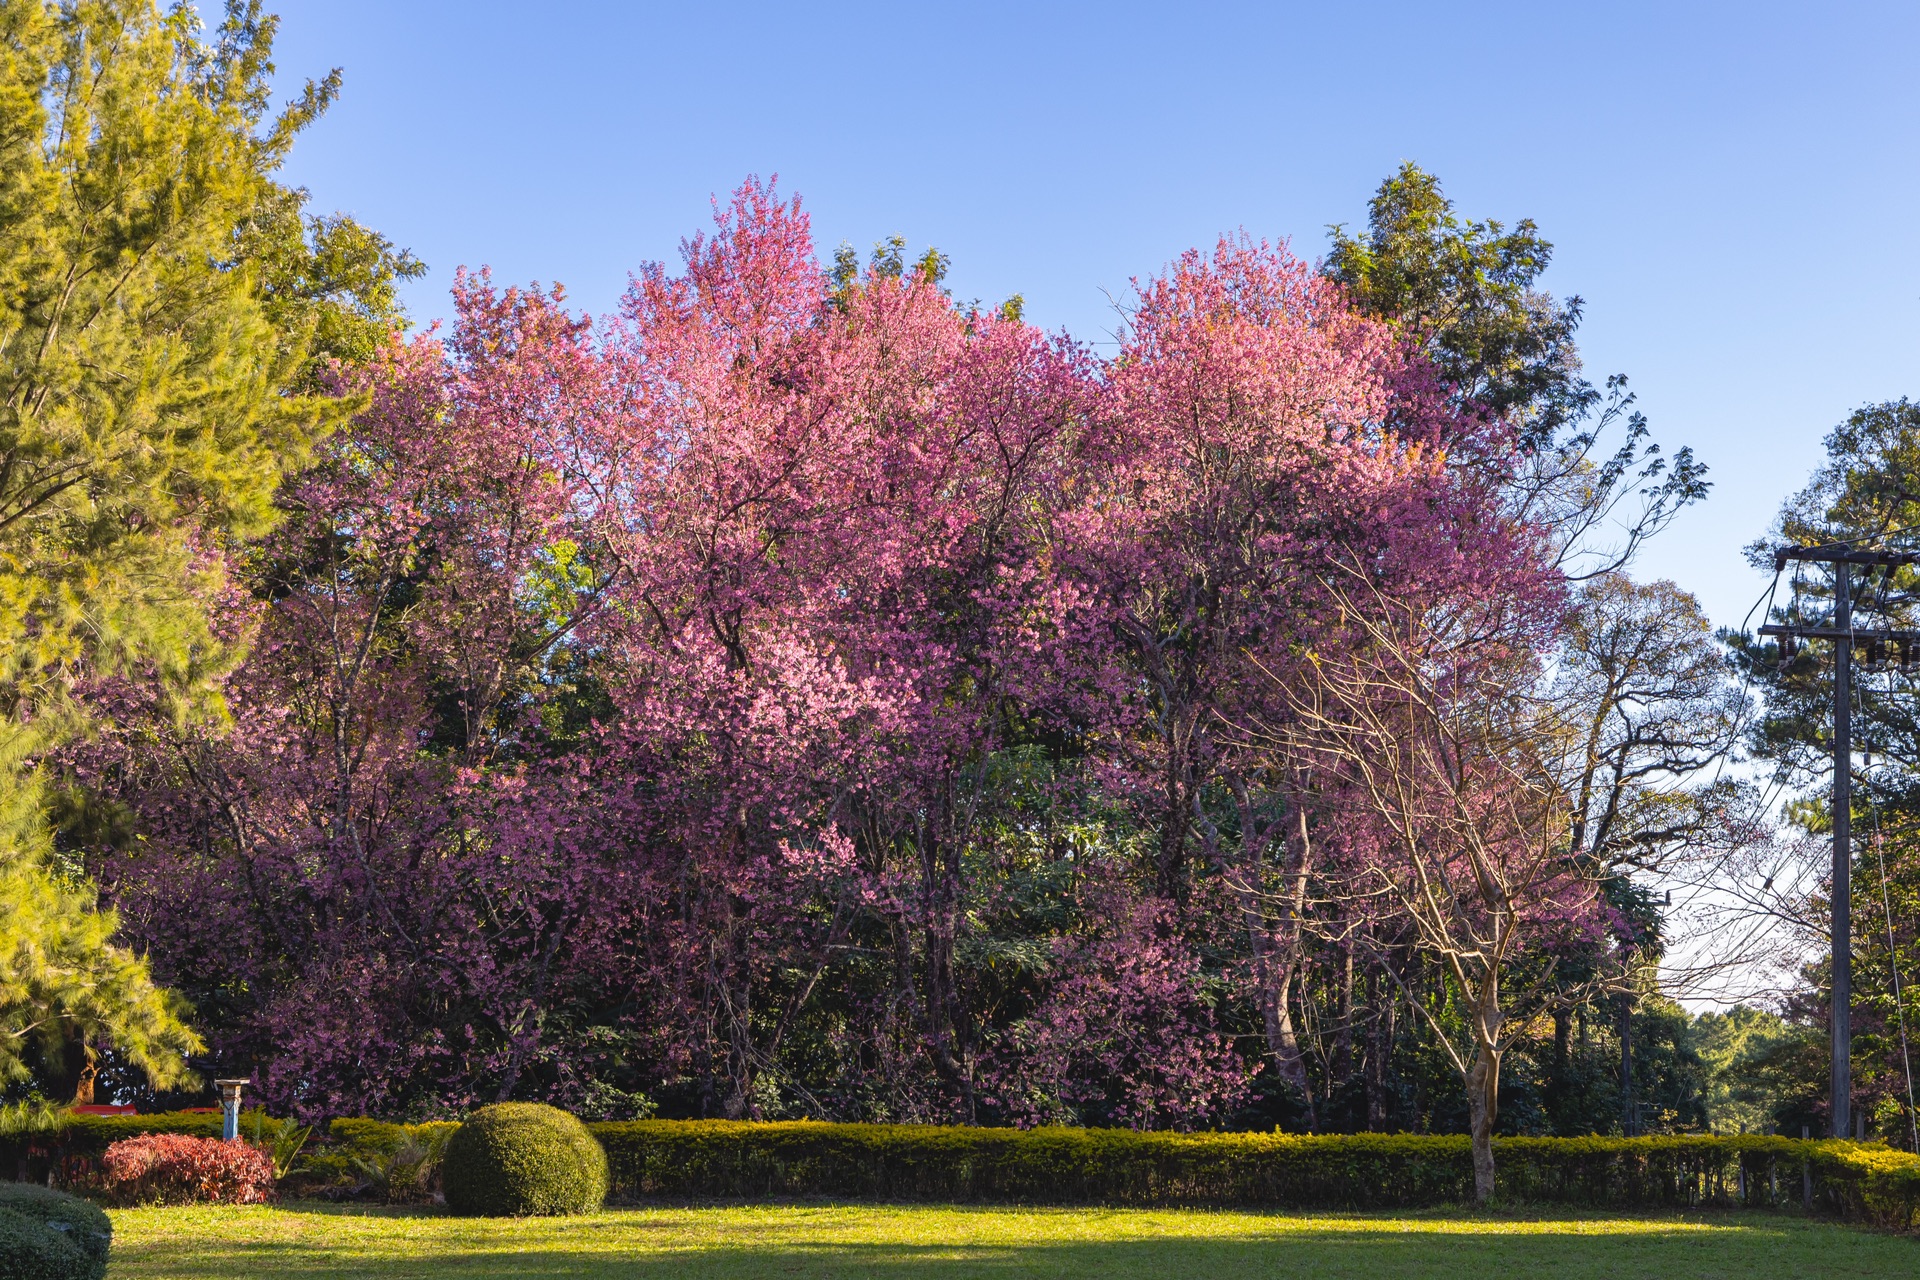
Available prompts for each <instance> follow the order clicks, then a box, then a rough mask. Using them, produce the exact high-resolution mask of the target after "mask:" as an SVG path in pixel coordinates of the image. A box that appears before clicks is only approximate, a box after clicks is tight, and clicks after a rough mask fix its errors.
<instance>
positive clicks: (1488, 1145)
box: [1467, 1044, 1500, 1205]
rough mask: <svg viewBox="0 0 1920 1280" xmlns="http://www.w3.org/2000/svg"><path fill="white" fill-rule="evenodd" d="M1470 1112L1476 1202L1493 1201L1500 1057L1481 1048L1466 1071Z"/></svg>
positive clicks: (1488, 1049)
mask: <svg viewBox="0 0 1920 1280" xmlns="http://www.w3.org/2000/svg"><path fill="white" fill-rule="evenodd" d="M1467 1113H1468V1116H1469V1118H1470V1121H1471V1124H1472V1131H1473V1202H1474V1203H1475V1204H1480V1205H1484V1204H1487V1203H1488V1202H1490V1201H1491V1200H1492V1199H1493V1125H1494V1121H1495V1120H1497V1119H1499V1116H1500V1055H1499V1054H1498V1053H1497V1052H1495V1051H1494V1050H1493V1049H1491V1048H1489V1047H1488V1046H1486V1045H1484V1044H1483V1045H1481V1046H1480V1048H1479V1049H1478V1050H1477V1051H1476V1052H1475V1054H1474V1056H1473V1066H1472V1068H1471V1069H1469V1070H1468V1072H1467Z"/></svg>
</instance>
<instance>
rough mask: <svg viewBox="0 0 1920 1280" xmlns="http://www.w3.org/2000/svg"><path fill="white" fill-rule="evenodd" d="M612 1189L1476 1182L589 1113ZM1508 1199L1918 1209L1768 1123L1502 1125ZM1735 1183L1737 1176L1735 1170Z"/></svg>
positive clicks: (1259, 1193) (1897, 1171) (1278, 1159)
mask: <svg viewBox="0 0 1920 1280" xmlns="http://www.w3.org/2000/svg"><path fill="white" fill-rule="evenodd" d="M590 1127H591V1128H592V1130H593V1132H594V1136H596V1137H598V1138H599V1139H600V1142H601V1145H602V1146H604V1147H605V1148H606V1149H607V1157H608V1159H609V1160H610V1161H611V1163H612V1167H613V1188H614V1195H615V1196H616V1197H621V1198H626V1199H634V1198H640V1197H667V1198H693V1199H701V1198H759V1197H768V1196H773V1197H784V1196H846V1197H853V1198H863V1199H885V1200H942V1201H1010V1202H1024V1203H1034V1204H1044V1203H1053V1204H1116V1205H1123V1204H1217V1205H1225V1204H1241V1205H1273V1206H1280V1207H1296V1208H1414V1207H1419V1206H1424V1205H1434V1204H1446V1203H1454V1202H1460V1201H1464V1200H1467V1199H1469V1198H1470V1196H1471V1194H1472V1187H1473V1169H1472V1161H1471V1155H1470V1152H1469V1150H1468V1143H1467V1139H1466V1138H1464V1137H1426V1136H1418V1135H1387V1134H1353V1135H1338V1136H1326V1137H1307V1136H1297V1135H1292V1134H1242V1133H1200V1134H1172V1133H1134V1132H1131V1131H1128V1130H1119V1129H1032V1130H1017V1129H971V1128H947V1127H940V1126H933V1125H852V1124H810V1123H804V1122H803V1123H775V1124H745V1123H729V1122H725V1121H674V1120H639V1121H632V1122H629V1123H624V1124H597V1125H592V1126H590ZM1494 1147H1495V1150H1494V1160H1495V1165H1496V1168H1497V1170H1498V1175H1499V1183H1498V1185H1499V1192H1500V1195H1501V1196H1502V1197H1503V1198H1507V1199H1511V1200H1515V1201H1523V1202H1532V1203H1560V1204H1579V1205H1591V1206H1596V1207H1612V1208H1671V1207H1682V1206H1687V1205H1698V1204H1706V1203H1725V1204H1730V1203H1745V1204H1748V1205H1753V1206H1774V1207H1795V1206H1798V1205H1800V1204H1801V1201H1802V1197H1803V1194H1804V1189H1805V1184H1804V1183H1803V1180H1802V1173H1803V1170H1804V1171H1805V1172H1806V1173H1807V1174H1808V1175H1810V1179H1811V1184H1812V1198H1813V1202H1814V1207H1815V1208H1816V1209H1820V1210H1823V1211H1826V1212H1831V1213H1837V1214H1840V1215H1842V1216H1845V1217H1849V1218H1854V1219H1863V1220H1870V1221H1874V1222H1877V1223H1880V1224H1883V1225H1887V1226H1894V1227H1903V1228H1904V1227H1910V1226H1912V1225H1914V1224H1915V1221H1916V1215H1917V1214H1920V1159H1916V1158H1915V1157H1914V1156H1911V1155H1908V1154H1906V1153H1904V1152H1897V1151H1891V1150H1888V1149H1887V1148H1884V1147H1879V1146H1873V1145H1864V1144H1856V1143H1851V1142H1825V1141H1816V1142H1801V1141H1796V1140H1791V1139H1786V1138H1766V1137H1737V1138H1733V1137H1729V1138H1720V1137H1699V1138H1506V1139H1501V1140H1499V1141H1497V1142H1496V1143H1495V1144H1494ZM1743 1171H1744V1174H1745V1181H1744V1183H1743V1182H1742V1177H1741V1175H1742V1172H1743Z"/></svg>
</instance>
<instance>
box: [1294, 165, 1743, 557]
mask: <svg viewBox="0 0 1920 1280" xmlns="http://www.w3.org/2000/svg"><path fill="white" fill-rule="evenodd" d="M1329 231H1330V233H1331V239H1332V244H1331V247H1330V248H1329V250H1328V253H1327V257H1326V261H1325V263H1324V264H1323V266H1322V268H1321V269H1322V271H1323V272H1324V273H1325V274H1326V275H1327V276H1328V277H1330V278H1332V279H1334V280H1337V281H1339V282H1340V283H1341V284H1343V285H1345V286H1346V287H1347V289H1348V290H1349V291H1350V292H1351V294H1352V296H1353V298H1354V300H1355V301H1356V302H1357V303H1358V304H1359V306H1360V307H1361V308H1362V309H1363V310H1365V311H1367V312H1368V313H1370V314H1372V315H1375V316H1378V317H1380V318H1381V319H1384V320H1387V321H1388V322H1390V323H1391V324H1393V325H1394V326H1395V327H1396V328H1398V329H1399V330H1400V332H1401V333H1402V334H1403V335H1405V337H1406V338H1407V339H1408V341H1410V342H1412V343H1413V344H1414V345H1415V346H1417V347H1419V348H1420V349H1421V350H1422V351H1423V352H1425V353H1426V355H1427V356H1428V358H1429V359H1431V360H1432V361H1433V364H1434V367H1435V369H1436V370H1437V371H1438V373H1439V375H1440V377H1441V378H1442V379H1443V380H1444V381H1446V382H1447V383H1448V384H1449V385H1450V386H1451V387H1452V388H1453V392H1454V396H1455V399H1456V401H1457V402H1458V403H1459V404H1460V405H1461V406H1462V407H1463V408H1466V409H1470V410H1478V411H1479V412H1481V413H1484V414H1486V415H1488V416H1489V417H1491V418H1494V419H1497V420H1499V421H1502V422H1505V423H1507V424H1508V425H1509V426H1510V427H1511V428H1512V429H1513V430H1514V431H1515V432H1516V433H1517V435H1518V438H1519V439H1520V441H1521V443H1522V444H1523V446H1524V448H1523V449H1522V450H1521V451H1520V456H1521V457H1522V458H1523V459H1525V465H1524V466H1522V467H1521V468H1520V469H1519V470H1518V471H1517V472H1515V473H1514V474H1513V475H1511V476H1510V477H1508V482H1509V483H1508V489H1509V495H1510V501H1511V502H1512V503H1513V504H1514V506H1515V507H1516V508H1518V509H1521V510H1522V511H1523V513H1524V514H1525V515H1526V516H1527V517H1528V518H1529V519H1531V520H1534V521H1536V522H1539V523H1541V524H1542V525H1543V526H1545V527H1547V528H1550V529H1552V530H1553V531H1554V533H1555V538H1556V541H1557V543H1558V545H1559V547H1560V549H1561V555H1562V557H1563V561H1564V563H1565V564H1566V565H1567V567H1568V569H1569V572H1570V573H1572V574H1573V576H1575V577H1577V578H1591V577H1597V576H1599V575H1601V574H1604V573H1608V572H1611V571H1614V570H1617V569H1620V568H1623V567H1624V566H1625V565H1626V564H1627V563H1628V562H1629V561H1631V560H1632V558H1633V555H1634V552H1635V551H1636V550H1637V548H1638V547H1639V545H1640V543H1641V542H1642V541H1644V540H1645V539H1646V538H1648V537H1651V536H1652V535H1653V534H1655V533H1657V532H1659V531H1660V530H1661V529H1662V528H1664V527H1665V526H1666V525H1667V524H1668V523H1670V522H1671V520H1672V519H1673V516H1674V515H1675V514H1676V513H1677V512H1678V511H1679V510H1680V509H1681V508H1682V507H1685V506H1687V505H1688V504H1689V503H1692V502H1696V501H1698V500H1700V499H1701V498H1703V497H1705V496H1706V492H1707V489H1708V482H1707V480H1706V468H1705V467H1703V466H1701V465H1700V464H1699V463H1698V462H1696V461H1695V460H1694V457H1693V451H1692V450H1691V449H1688V448H1681V449H1677V450H1675V451H1674V453H1673V455H1672V457H1671V458H1668V457H1667V456H1666V455H1664V454H1663V453H1662V452H1661V449H1660V446H1659V445H1658V444H1657V443H1655V442H1654V441H1653V439H1652V436H1651V431H1650V428H1649V427H1648V425H1647V421H1646V418H1645V417H1644V416H1643V415H1642V414H1641V413H1640V412H1639V411H1638V410H1637V409H1635V408H1634V407H1633V406H1634V397H1633V395H1632V394H1631V393H1630V392H1629V391H1628V390H1627V380H1626V377H1625V375H1622V374H1615V375H1613V376H1611V377H1609V378H1608V379H1607V380H1606V389H1605V391H1604V392H1603V391H1601V390H1600V389H1598V388H1596V387H1595V386H1594V385H1593V384H1592V383H1591V382H1589V381H1588V380H1587V378H1586V377H1585V376H1584V374H1583V373H1582V371H1581V362H1580V352H1579V347H1578V345H1577V343H1576V342H1575V340H1574V339H1575V335H1576V334H1577V332H1578V330H1579V328H1580V317H1581V308H1582V305H1583V304H1582V303H1581V300H1580V299H1579V298H1578V297H1573V298H1569V299H1567V300H1565V301H1564V302H1562V301H1559V300H1556V299H1555V298H1554V297H1553V295H1552V294H1550V293H1548V292H1546V291H1545V290H1544V289H1542V288H1540V285H1539V280H1540V276H1541V275H1542V274H1543V273H1544V272H1545V271H1546V269H1547V267H1548V265H1549V264H1550V263H1551V262H1552V260H1553V245H1552V244H1551V243H1550V242H1548V241H1547V240H1545V239H1543V238H1541V236H1540V232H1539V228H1538V227H1536V226H1535V225H1534V223H1533V221H1532V220H1531V219H1522V220H1521V221H1519V222H1517V223H1514V224H1513V225H1512V227H1511V228H1509V227H1508V226H1507V225H1506V224H1505V223H1502V222H1499V221H1496V220H1493V219H1489V220H1487V221H1485V222H1474V221H1470V220H1466V221H1463V220H1462V219H1461V218H1460V217H1459V216H1458V215H1457V214H1456V213H1455V212H1454V205H1453V201H1452V200H1451V199H1449V198H1448V197H1447V195H1446V193H1445V192H1444V191H1442V190H1441V187H1440V181H1439V179H1438V178H1436V177H1434V176H1433V175H1432V174H1430V173H1427V172H1426V171H1425V170H1423V169H1421V168H1420V167H1419V166H1418V165H1414V164H1411V163H1409V164H1402V165H1401V166H1400V169H1399V171H1398V172H1397V173H1395V174H1393V175H1392V176H1391V177H1389V178H1388V179H1387V180H1386V181H1385V182H1382V183H1381V184H1380V187H1379V190H1377V191H1376V192H1375V193H1374V196H1373V199H1372V201H1371V202H1370V203H1369V205H1368V207H1367V227H1366V230H1365V231H1364V232H1361V233H1359V234H1349V233H1348V231H1347V229H1346V228H1345V227H1344V226H1334V227H1331V228H1329ZM1609 450H1610V451H1609ZM1602 539H1609V541H1605V542H1602V541H1601V540H1602Z"/></svg>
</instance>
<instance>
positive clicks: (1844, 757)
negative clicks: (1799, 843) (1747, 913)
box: [1760, 542, 1920, 1138]
mask: <svg viewBox="0 0 1920 1280" xmlns="http://www.w3.org/2000/svg"><path fill="white" fill-rule="evenodd" d="M1806 562H1812V563H1817V564H1827V565H1831V566H1832V567H1833V622H1832V625H1831V626H1825V627H1820V626H1806V625H1804V624H1802V623H1800V622H1799V621H1798V620H1797V619H1796V620H1795V621H1794V622H1793V623H1790V624H1788V625H1785V626H1764V627H1761V628H1760V634H1761V635H1763V636H1777V637H1779V639H1780V658H1781V661H1782V662H1783V663H1784V662H1786V661H1787V660H1789V659H1790V658H1792V657H1793V655H1794V653H1795V651H1796V650H1797V649H1798V647H1799V644H1800V642H1801V641H1803V640H1826V641H1830V642H1832V644H1833V891H1832V894H1831V895H1830V896H1831V898H1832V909H1831V914H1832V925H1833V932H1832V943H1833V955H1832V970H1833V976H1832V986H1833V992H1832V1013H1831V1029H1832V1072H1831V1079H1830V1081H1829V1087H1830V1089H1831V1091H1832V1092H1831V1099H1832V1105H1831V1108H1830V1111H1831V1117H1832V1123H1833V1136H1834V1137H1836V1138H1844V1137H1846V1136H1848V1134H1849V1132H1850V1131H1851V1129H1852V1127H1853V1126H1852V1124H1851V1120H1852V1114H1851V1113H1852V1104H1853V1064H1852V1053H1853V840H1852V834H1853V833H1852V822H1853V741H1852V737H1853V659H1854V651H1855V649H1856V648H1864V652H1863V654H1862V655H1861V656H1863V657H1864V658H1865V659H1866V660H1867V662H1868V663H1869V664H1871V665H1874V666H1881V665H1884V664H1885V663H1886V661H1887V660H1888V657H1889V656H1890V655H1891V654H1892V653H1893V652H1894V651H1895V650H1896V649H1897V651H1898V654H1899V659H1900V665H1901V667H1902V669H1908V668H1909V667H1910V666H1911V664H1912V662H1913V658H1914V655H1915V654H1916V653H1920V631H1897V630H1885V629H1879V628H1871V629H1860V628H1856V627H1855V626H1854V625H1853V605H1854V601H1853V573H1852V571H1853V566H1854V565H1861V566H1865V567H1866V568H1867V570H1868V572H1867V574H1866V578H1865V582H1864V583H1863V585H1865V586H1871V585H1872V582H1873V572H1872V571H1873V569H1875V568H1884V569H1885V571H1886V573H1887V574H1888V575H1889V576H1891V574H1892V572H1893V570H1894V569H1896V568H1906V567H1910V566H1912V565H1914V564H1920V552H1913V551H1887V550H1873V549H1865V548H1862V547H1860V546H1859V545H1858V544H1857V543H1853V542H1829V543H1823V544H1821V545H1819V546H1811V547H1780V548H1778V549H1777V550H1775V551H1774V553H1773V569H1774V573H1775V575H1776V577H1777V575H1778V574H1779V573H1780V571H1781V570H1783V569H1785V568H1786V566H1787V565H1788V564H1789V563H1806ZM1881 595H1882V597H1883V598H1882V599H1881V600H1879V601H1878V602H1877V603H1868V602H1863V604H1862V607H1863V609H1864V610H1865V611H1867V612H1876V613H1877V612H1881V611H1882V610H1883V609H1884V608H1885V606H1886V601H1885V599H1884V596H1885V592H1884V590H1883V591H1882V592H1881Z"/></svg>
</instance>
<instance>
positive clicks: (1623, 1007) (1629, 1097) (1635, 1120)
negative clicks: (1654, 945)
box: [1620, 995, 1640, 1138]
mask: <svg viewBox="0 0 1920 1280" xmlns="http://www.w3.org/2000/svg"><path fill="white" fill-rule="evenodd" d="M1637 1111H1638V1108H1636V1107H1635V1106H1634V1100H1633V997H1632V996H1631V995H1624V996H1621V997H1620V1132H1621V1133H1623V1134H1625V1135H1626V1136H1627V1137H1629V1138H1631V1137H1634V1136H1636V1130H1638V1129H1639V1127H1640V1125H1639V1119H1640V1117H1639V1116H1638V1115H1637V1114H1636V1112H1637Z"/></svg>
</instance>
